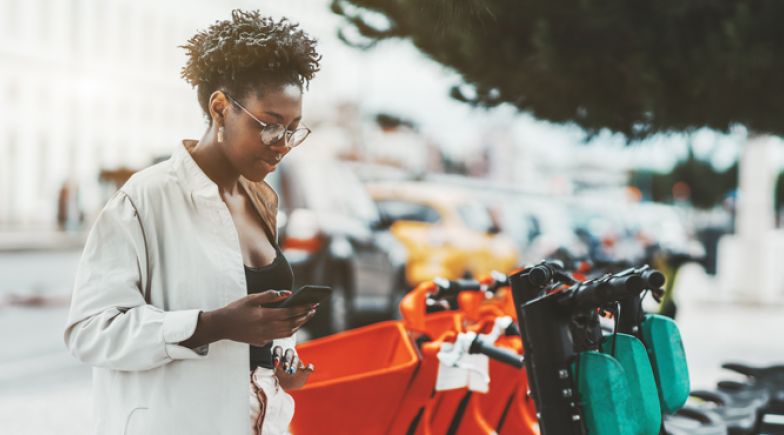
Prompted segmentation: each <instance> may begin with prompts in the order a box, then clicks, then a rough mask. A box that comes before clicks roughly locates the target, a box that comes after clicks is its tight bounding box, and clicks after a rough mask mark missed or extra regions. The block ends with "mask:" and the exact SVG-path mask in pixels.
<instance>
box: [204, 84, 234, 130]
mask: <svg viewBox="0 0 784 435" xmlns="http://www.w3.org/2000/svg"><path fill="white" fill-rule="evenodd" d="M209 109H210V118H211V119H212V122H213V123H214V124H216V125H217V126H221V125H223V122H224V118H225V116H226V112H227V111H228V109H229V99H228V97H227V96H226V94H224V93H223V91H215V92H213V93H212V95H210V103H209Z"/></svg>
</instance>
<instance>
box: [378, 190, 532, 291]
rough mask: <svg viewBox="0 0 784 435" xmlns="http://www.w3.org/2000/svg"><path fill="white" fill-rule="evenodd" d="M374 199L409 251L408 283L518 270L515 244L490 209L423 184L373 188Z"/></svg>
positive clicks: (457, 193) (452, 191) (463, 194)
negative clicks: (500, 231) (497, 222)
mask: <svg viewBox="0 0 784 435" xmlns="http://www.w3.org/2000/svg"><path fill="white" fill-rule="evenodd" d="M368 191H369V192H370V196H371V197H372V198H373V200H374V201H375V202H376V204H377V205H378V208H379V211H380V213H381V216H382V219H384V220H385V221H386V222H387V223H388V224H390V228H389V230H390V232H391V233H392V234H393V235H394V236H395V237H397V238H398V239H399V240H400V241H401V242H402V243H403V244H404V245H405V246H406V248H407V250H408V255H409V258H408V264H407V265H406V281H407V282H408V285H409V286H412V287H413V286H415V285H417V284H419V283H420V282H422V281H426V280H431V279H433V278H435V277H439V276H440V277H444V278H448V279H458V278H463V277H466V276H474V277H478V276H482V275H486V274H489V273H490V272H492V271H493V270H498V271H501V272H509V271H510V270H511V269H513V268H514V267H515V266H516V265H517V261H518V252H517V249H516V247H515V244H514V242H513V241H512V240H511V239H509V238H508V237H507V236H506V235H504V234H501V233H499V229H498V226H497V225H496V224H495V223H494V221H493V218H492V216H491V215H490V213H489V212H488V210H487V208H486V207H485V206H484V205H482V204H481V203H479V202H478V201H475V200H472V199H471V197H470V196H468V195H467V194H465V193H462V192H460V191H457V190H454V189H450V188H445V187H443V186H439V185H435V184H429V183H421V182H402V183H401V182H395V183H371V184H369V185H368Z"/></svg>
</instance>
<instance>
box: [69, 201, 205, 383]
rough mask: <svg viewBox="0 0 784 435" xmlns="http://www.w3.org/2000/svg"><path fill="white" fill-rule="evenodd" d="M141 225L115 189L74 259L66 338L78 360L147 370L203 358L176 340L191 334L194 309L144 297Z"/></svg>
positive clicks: (196, 314)
mask: <svg viewBox="0 0 784 435" xmlns="http://www.w3.org/2000/svg"><path fill="white" fill-rule="evenodd" d="M147 275H148V268H147V249H146V245H145V238H144V230H143V228H142V225H141V222H140V220H139V217H138V215H137V212H136V209H135V208H134V205H133V203H132V201H131V200H130V199H129V198H128V196H127V195H126V194H125V193H123V192H122V191H120V192H118V193H117V194H116V195H115V196H114V197H113V198H112V199H111V200H110V201H109V203H108V204H107V205H106V207H104V209H103V210H102V211H101V213H100V215H99V216H98V219H97V220H96V222H95V224H94V226H93V228H92V230H91V231H90V234H89V236H88V237H87V242H86V243H85V248H84V252H83V254H82V258H81V260H80V262H79V266H78V270H77V273H76V282H75V285H74V289H73V294H72V296H71V307H70V311H69V314H68V321H67V324H66V327H65V344H66V346H67V347H68V349H69V350H70V352H71V353H72V354H73V355H74V356H75V357H76V358H77V359H79V360H80V361H82V362H84V363H86V364H89V365H91V366H95V367H105V368H110V369H115V370H148V369H152V368H155V367H159V366H162V365H164V364H168V363H170V362H172V361H175V360H180V359H201V358H206V355H207V352H208V345H206V346H201V347H199V348H197V349H196V350H193V349H190V348H187V347H184V346H180V345H179V344H178V343H180V342H182V341H184V340H186V339H187V338H189V337H190V336H191V335H193V333H194V331H195V330H196V324H197V322H198V319H199V311H200V310H196V309H194V310H181V311H164V310H162V309H160V308H158V307H155V306H153V305H150V304H148V303H147V302H146V301H145V298H144V291H143V288H145V287H146V284H145V283H146V279H147Z"/></svg>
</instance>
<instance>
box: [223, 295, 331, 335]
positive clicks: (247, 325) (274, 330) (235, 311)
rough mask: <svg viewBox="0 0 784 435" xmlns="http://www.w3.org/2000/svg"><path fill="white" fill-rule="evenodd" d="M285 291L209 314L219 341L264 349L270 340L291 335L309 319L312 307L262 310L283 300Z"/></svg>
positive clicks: (239, 301)
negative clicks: (226, 340)
mask: <svg viewBox="0 0 784 435" xmlns="http://www.w3.org/2000/svg"><path fill="white" fill-rule="evenodd" d="M290 295H291V292H290V291H288V290H278V291H276V290H268V291H265V292H263V293H256V294H251V295H248V296H245V297H243V298H241V299H237V300H236V301H234V302H232V303H230V304H228V305H226V306H225V307H223V308H220V309H218V310H216V311H214V312H213V314H214V317H215V318H216V319H218V327H219V328H220V335H221V337H222V338H225V339H228V340H232V341H238V342H241V343H248V344H250V345H253V346H264V345H265V344H267V343H269V342H271V341H272V340H275V339H278V338H286V337H291V336H292V335H294V333H295V332H297V330H298V329H299V328H301V327H302V325H304V324H305V323H306V322H307V321H308V320H310V319H311V318H312V317H313V315H315V314H316V309H315V306H311V305H304V306H298V307H291V308H264V307H263V306H262V305H266V304H271V303H274V302H278V301H281V300H283V299H286V298H287V297H289V296H290Z"/></svg>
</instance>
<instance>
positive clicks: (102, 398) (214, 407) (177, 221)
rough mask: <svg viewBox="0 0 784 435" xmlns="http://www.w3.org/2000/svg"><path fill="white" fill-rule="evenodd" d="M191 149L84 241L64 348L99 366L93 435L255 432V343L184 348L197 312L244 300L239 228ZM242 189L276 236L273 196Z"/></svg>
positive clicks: (254, 187) (134, 191)
mask: <svg viewBox="0 0 784 435" xmlns="http://www.w3.org/2000/svg"><path fill="white" fill-rule="evenodd" d="M194 145H195V142H193V141H185V142H184V146H181V147H179V149H178V150H177V152H176V153H175V154H174V155H173V156H172V157H171V159H169V160H167V161H165V162H162V163H159V164H157V165H155V166H152V167H150V168H148V169H145V170H143V171H141V172H139V173H137V174H135V175H134V176H133V177H131V179H130V180H129V181H128V183H126V184H125V185H124V186H123V187H122V188H121V189H120V190H119V192H117V194H116V195H115V196H114V197H113V198H112V199H111V200H110V201H109V203H108V204H106V206H105V208H104V209H103V211H102V212H101V214H100V215H99V216H98V219H97V220H96V222H95V224H94V226H93V228H92V230H91V231H90V235H89V236H88V238H87V242H86V245H85V248H84V253H83V255H82V258H81V262H80V264H79V269H78V272H77V276H76V284H75V286H74V290H73V297H72V300H71V309H70V313H69V316H68V323H67V325H66V329H65V343H66V345H67V346H68V349H69V350H70V351H71V353H72V354H73V355H74V356H75V357H76V358H78V359H79V360H80V361H82V362H84V363H86V364H89V365H91V366H93V367H94V369H93V401H94V418H95V429H94V430H95V433H96V434H100V435H114V434H118V435H119V434H123V435H124V434H129V435H133V434H144V435H152V434H166V435H172V434H188V435H196V434H209V435H215V434H227V435H238V434H243V435H244V434H248V433H250V426H249V421H248V415H249V412H250V409H249V406H250V404H249V403H248V382H249V381H248V380H249V373H250V372H249V365H248V361H249V347H248V345H247V344H243V343H237V342H233V341H228V340H222V341H219V342H216V343H212V344H210V345H208V346H203V347H201V348H198V349H196V350H191V349H189V348H187V347H183V346H180V345H178V343H180V342H181V341H183V340H185V339H187V338H189V337H190V336H191V335H192V334H193V331H194V330H195V328H196V323H197V320H198V313H199V311H200V310H212V309H216V308H220V307H223V306H225V305H226V304H228V303H230V302H232V301H234V300H236V299H239V298H241V297H243V296H246V295H247V290H246V283H245V273H244V269H243V259H242V253H241V252H240V244H239V238H238V235H237V232H236V229H235V227H234V224H233V221H232V218H231V215H230V214H229V210H228V208H227V207H226V205H225V203H224V202H223V201H222V200H221V197H220V196H219V195H218V187H217V185H216V184H215V183H213V182H212V181H211V180H210V179H209V178H208V177H207V176H206V175H205V174H204V172H203V171H202V170H201V169H200V168H199V166H198V165H197V164H196V162H195V161H194V160H193V158H192V157H191V155H190V153H189V152H188V150H187V149H188V148H190V147H193V146H194ZM241 182H242V183H243V186H244V187H245V189H246V191H247V192H249V194H250V196H251V199H252V200H253V203H254V204H255V205H256V207H257V209H258V210H259V212H260V213H261V215H262V217H263V218H264V221H265V222H267V223H268V225H269V226H270V231H271V232H272V234H276V233H275V217H276V212H277V196H276V195H275V192H274V191H273V190H272V188H270V187H269V185H267V184H266V183H264V182H261V183H253V182H250V181H247V180H245V179H242V180H241ZM284 341H285V340H284ZM278 344H281V345H283V346H286V347H291V346H292V345H293V343H292V342H290V341H289V342H281V343H278Z"/></svg>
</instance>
